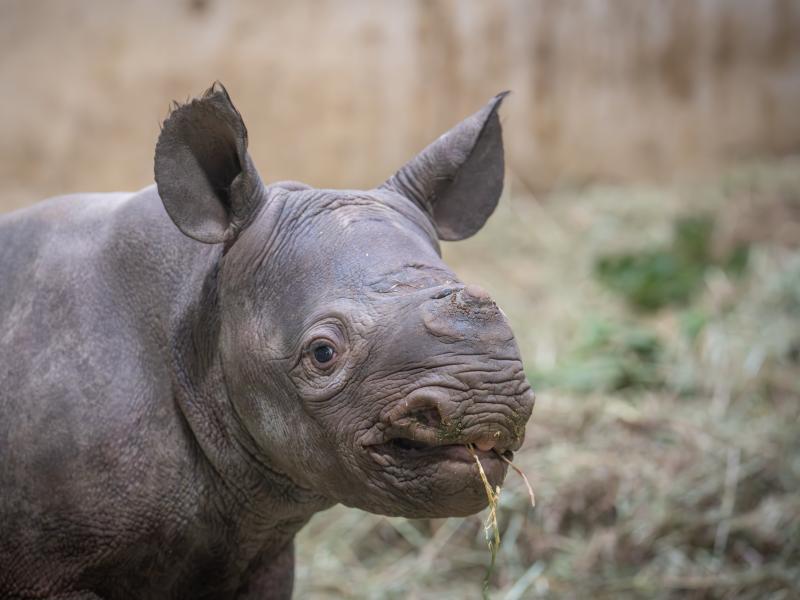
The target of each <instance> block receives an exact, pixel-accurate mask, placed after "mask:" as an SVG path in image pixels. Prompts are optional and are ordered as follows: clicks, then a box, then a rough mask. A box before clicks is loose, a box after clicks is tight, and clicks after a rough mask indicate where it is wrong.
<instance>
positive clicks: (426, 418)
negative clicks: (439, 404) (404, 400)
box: [408, 407, 442, 427]
mask: <svg viewBox="0 0 800 600" xmlns="http://www.w3.org/2000/svg"><path fill="white" fill-rule="evenodd" d="M408 417H409V418H410V419H413V420H414V421H416V422H417V423H419V424H420V425H424V426H426V427H438V426H439V425H441V423H442V415H441V413H440V412H439V409H438V408H436V407H430V408H421V409H418V410H414V411H412V412H410V413H409V414H408Z"/></svg>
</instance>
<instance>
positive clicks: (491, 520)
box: [467, 444, 500, 598]
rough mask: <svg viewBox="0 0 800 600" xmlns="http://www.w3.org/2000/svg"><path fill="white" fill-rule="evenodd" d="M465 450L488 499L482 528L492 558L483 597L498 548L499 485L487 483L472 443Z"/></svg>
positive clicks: (484, 472)
mask: <svg viewBox="0 0 800 600" xmlns="http://www.w3.org/2000/svg"><path fill="white" fill-rule="evenodd" d="M467 450H469V453H470V454H471V455H472V458H474V459H475V462H476V463H477V465H478V473H479V474H480V476H481V481H483V487H484V489H485V490H486V497H487V498H488V499H489V514H488V516H487V517H486V523H485V524H484V530H485V532H486V543H487V544H488V545H489V551H490V552H491V553H492V560H491V562H490V563H489V568H488V569H487V570H486V576H485V577H484V579H483V597H484V598H488V597H489V580H490V578H491V576H492V572H493V571H494V563H495V560H496V559H497V551H498V549H499V548H500V527H499V526H498V525H497V505H498V504H499V503H500V486H499V485H498V486H497V487H496V488H495V489H494V490H492V486H491V484H490V483H489V478H488V477H486V471H484V470H483V465H482V464H481V461H480V459H479V458H478V455H477V454H475V449H474V447H473V446H472V444H467Z"/></svg>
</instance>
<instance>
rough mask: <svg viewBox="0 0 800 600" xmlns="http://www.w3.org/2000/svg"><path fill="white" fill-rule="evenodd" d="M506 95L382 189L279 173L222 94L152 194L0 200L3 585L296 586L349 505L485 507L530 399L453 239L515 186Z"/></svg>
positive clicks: (202, 594) (242, 590)
mask: <svg viewBox="0 0 800 600" xmlns="http://www.w3.org/2000/svg"><path fill="white" fill-rule="evenodd" d="M502 99H503V95H502V94H501V95H499V96H497V97H496V98H494V99H493V100H492V101H491V102H490V103H489V104H488V105H487V106H486V107H485V108H483V109H482V110H480V111H479V112H477V113H475V114H474V115H472V116H471V117H469V118H467V119H466V120H464V121H463V122H461V123H460V124H459V125H457V126H456V127H455V128H454V129H452V130H451V131H449V132H448V133H446V134H445V135H443V136H442V137H440V138H439V139H438V140H436V141H435V142H433V143H432V144H431V145H430V146H428V147H427V148H426V149H425V150H423V151H422V152H421V153H420V154H419V155H418V156H417V157H416V158H414V159H413V160H411V161H410V162H409V163H408V164H407V165H406V166H404V167H402V168H401V169H400V170H399V171H398V172H397V173H396V174H395V175H394V176H392V177H391V178H390V179H389V180H388V181H387V182H386V183H384V184H383V185H381V186H379V187H377V188H375V189H371V190H367V191H350V190H345V191H343V190H320V189H313V188H311V187H309V186H306V185H303V184H299V183H294V182H282V183H274V184H272V185H265V184H263V183H262V181H261V178H260V177H259V175H258V173H257V171H256V169H255V167H254V165H253V162H252V160H251V158H250V156H249V154H248V152H247V130H246V129H245V126H244V123H243V122H242V118H241V116H240V114H239V112H238V111H237V110H236V109H235V108H234V106H233V104H232V102H231V100H230V97H229V96H228V93H227V92H226V91H225V89H224V88H223V87H222V86H221V85H219V84H215V85H214V86H213V87H212V88H211V89H209V90H208V91H207V92H206V93H205V94H204V95H203V96H202V97H200V98H198V99H196V100H193V101H191V102H188V103H187V104H185V105H181V106H176V107H175V108H174V110H173V111H172V112H171V114H170V116H169V117H168V118H167V120H166V121H165V122H164V124H163V128H162V131H161V134H160V137H159V140H158V144H157V146H156V153H155V181H156V185H155V186H151V187H147V188H145V189H143V190H141V191H139V192H136V193H132V194H82V195H74V196H66V197H60V198H56V199H52V200H49V201H46V202H43V203H41V204H39V205H37V206H34V207H32V208H29V209H26V210H22V211H18V212H15V213H10V214H7V215H4V216H2V217H0V286H2V291H1V292H0V596H2V597H4V598H7V597H10V598H62V599H63V598H79V597H80V598H84V597H85V598H97V597H101V598H234V597H235V598H288V597H289V596H290V595H291V591H292V579H293V569H294V559H293V549H292V540H293V538H294V536H295V534H296V533H297V531H298V530H299V529H300V528H301V527H303V525H304V524H305V523H306V522H307V521H308V520H309V518H310V517H311V515H313V514H314V513H315V512H318V511H321V510H324V509H326V508H328V507H330V506H332V505H334V504H335V503H343V504H346V505H347V506H353V507H358V508H361V509H363V510H367V511H370V512H374V513H381V514H386V515H402V516H406V517H414V518H417V517H447V516H458V515H468V514H471V513H475V512H477V511H479V510H481V509H482V508H484V507H485V506H486V503H487V499H486V495H485V493H484V488H483V484H482V482H481V480H480V478H479V475H478V470H477V466H476V465H475V463H474V460H473V458H472V456H471V455H470V454H469V452H468V450H467V447H466V445H467V444H473V445H474V446H475V448H476V449H477V453H478V456H479V457H480V460H481V462H482V463H483V465H484V468H485V470H486V474H487V476H488V478H489V480H490V482H491V484H492V485H498V484H500V483H501V482H502V480H503V478H504V476H505V474H506V465H505V463H504V461H503V460H501V457H506V458H508V457H509V456H510V455H511V453H512V452H513V451H515V450H516V449H518V448H519V446H520V445H521V443H522V439H523V434H524V428H525V423H526V422H527V420H528V418H529V417H530V414H531V410H532V408H533V403H534V395H533V392H532V391H531V389H530V386H529V385H528V382H527V381H526V378H525V375H524V373H523V369H522V364H521V362H520V357H519V351H518V349H517V345H516V342H515V340H514V335H513V333H512V331H511V329H510V328H509V325H508V323H507V321H506V319H505V317H504V316H503V313H502V312H501V311H500V310H499V309H498V308H497V306H496V304H495V303H494V302H493V301H492V300H491V298H490V297H489V296H488V294H487V293H486V292H485V291H484V290H482V289H481V288H480V287H478V286H475V285H464V284H462V283H461V282H459V280H458V278H457V277H456V276H455V275H454V274H453V273H452V272H451V271H450V269H448V267H447V266H446V265H445V264H444V263H443V262H442V259H441V255H440V249H439V242H438V240H459V239H462V238H465V237H467V236H470V235H472V234H474V233H475V232H476V231H478V229H480V228H481V227H482V226H483V224H484V222H485V221H486V219H487V218H488V217H489V215H491V213H492V211H493V210H494V208H495V206H496V204H497V201H498V198H499V195H500V192H501V189H502V185H503V146H502V139H501V129H500V122H499V119H498V116H497V110H498V108H499V106H500V103H501V101H502Z"/></svg>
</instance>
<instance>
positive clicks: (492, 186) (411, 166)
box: [381, 92, 508, 240]
mask: <svg viewBox="0 0 800 600" xmlns="http://www.w3.org/2000/svg"><path fill="white" fill-rule="evenodd" d="M506 95H508V92H503V93H501V94H498V95H497V96H495V97H494V98H492V100H491V102H489V104H487V105H486V106H485V107H484V108H482V109H481V110H479V111H478V112H476V113H475V114H474V115H472V116H471V117H468V118H466V119H464V120H463V121H461V123H459V124H458V125H456V126H455V127H453V129H451V130H450V131H448V132H447V133H445V134H444V135H443V136H441V137H440V138H439V139H438V140H436V141H435V142H433V143H432V144H431V145H429V146H428V147H427V148H425V149H424V150H423V151H422V152H420V153H419V154H418V155H417V156H416V157H414V158H413V159H412V160H411V161H410V162H409V163H407V164H406V165H405V166H404V167H403V168H402V169H400V170H399V171H398V172H397V173H395V174H394V175H393V176H392V177H391V178H390V179H389V180H388V181H387V182H386V183H384V184H383V186H381V187H383V188H388V189H391V190H394V191H396V192H399V193H400V194H401V195H403V196H405V197H407V198H408V199H410V200H412V201H414V202H415V203H416V204H417V205H419V206H420V208H422V209H423V210H424V211H426V212H427V213H428V215H430V217H431V220H432V221H433V223H434V225H435V226H436V231H437V233H438V235H439V239H442V240H462V239H464V238H467V237H469V236H471V235H473V234H474V233H476V232H477V231H478V230H479V229H480V228H481V227H483V225H484V223H486V220H487V219H488V218H489V216H490V215H491V214H492V212H494V209H495V207H496V206H497V201H498V200H499V199H500V193H501V192H502V191H503V174H504V170H505V163H504V159H503V135H502V130H501V127H500V119H499V118H498V116H497V110H498V109H499V108H500V104H501V103H502V102H503V98H505V97H506Z"/></svg>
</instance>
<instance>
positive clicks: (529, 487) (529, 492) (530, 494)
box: [495, 453, 536, 508]
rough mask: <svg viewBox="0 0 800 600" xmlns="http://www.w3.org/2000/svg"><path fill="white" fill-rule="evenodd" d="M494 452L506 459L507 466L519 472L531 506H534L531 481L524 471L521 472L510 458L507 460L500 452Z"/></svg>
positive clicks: (534, 500)
mask: <svg viewBox="0 0 800 600" xmlns="http://www.w3.org/2000/svg"><path fill="white" fill-rule="evenodd" d="M495 454H497V456H499V457H500V458H502V459H503V460H504V461H506V462H507V463H508V466H509V467H511V468H512V469H514V470H515V471H516V472H517V473H518V474H519V476H520V477H522V481H524V482H525V486H526V487H527V488H528V496H530V498H531V508H536V496H534V495H533V488H532V487H531V482H530V481H528V478H527V477H526V476H525V473H523V472H522V469H520V468H519V467H518V466H517V465H515V464H514V463H512V462H511V461H510V460H508V459H507V458H506V457H505V456H503V455H502V454H499V453H495Z"/></svg>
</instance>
